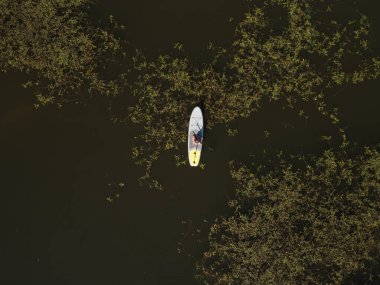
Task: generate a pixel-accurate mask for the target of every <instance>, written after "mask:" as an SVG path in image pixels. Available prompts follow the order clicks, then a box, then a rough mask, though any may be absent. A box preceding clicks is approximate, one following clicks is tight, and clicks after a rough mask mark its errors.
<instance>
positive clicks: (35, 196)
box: [0, 0, 380, 284]
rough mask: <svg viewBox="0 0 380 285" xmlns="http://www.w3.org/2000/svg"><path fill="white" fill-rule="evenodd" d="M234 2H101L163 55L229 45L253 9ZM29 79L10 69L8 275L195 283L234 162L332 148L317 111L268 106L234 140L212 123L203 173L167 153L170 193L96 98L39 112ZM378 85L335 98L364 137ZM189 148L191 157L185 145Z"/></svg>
mask: <svg viewBox="0 0 380 285" xmlns="http://www.w3.org/2000/svg"><path fill="white" fill-rule="evenodd" d="M235 3H236V2H235V0H225V1H220V0H218V1H217V0H212V1H198V0H197V1H195V2H194V1H192V2H189V1H174V0H163V1H148V0H144V1H132V0H130V1H121V0H113V1H107V2H98V3H97V5H98V7H99V9H102V10H104V14H108V13H112V14H114V15H115V17H116V18H117V19H118V20H119V21H120V22H122V24H125V25H126V26H127V30H128V33H129V37H130V39H131V41H132V42H134V43H135V44H136V45H137V46H138V47H141V48H143V49H144V50H146V51H148V52H149V53H150V54H151V55H156V54H158V53H160V52H161V50H165V49H167V48H168V47H169V46H171V45H172V44H173V43H174V42H183V43H184V44H185V48H188V49H190V50H191V51H192V52H193V51H194V52H195V53H197V52H199V53H201V50H202V49H204V47H205V46H206V45H207V43H208V41H210V40H212V41H214V42H216V43H217V44H218V43H219V44H223V43H224V44H225V43H228V41H230V40H231V33H232V31H233V28H232V27H231V25H230V24H228V18H229V17H231V16H235V17H238V15H241V13H242V11H241V9H242V7H244V5H243V4H235ZM373 13H374V12H372V15H373ZM21 82H22V78H20V77H19V76H18V75H15V74H7V75H1V76H0V96H1V99H2V104H1V105H0V149H1V164H0V190H1V195H2V197H1V202H0V203H1V207H0V208H1V210H0V211H1V215H0V216H1V219H2V235H1V238H0V240H1V245H0V253H1V254H0V266H1V268H2V269H3V270H2V274H1V276H0V282H1V283H2V284H29V283H33V284H37V283H38V284H195V280H194V279H193V265H194V258H193V257H195V258H197V257H198V256H199V254H200V251H201V250H202V248H203V247H204V246H205V244H204V243H197V242H196V241H197V239H199V238H204V235H205V234H207V225H208V224H209V221H212V220H213V219H214V218H215V217H216V216H218V215H220V214H223V213H225V212H226V211H227V209H226V201H227V200H228V198H229V197H230V196H231V192H230V191H231V189H232V187H233V183H232V181H231V179H230V177H229V169H228V167H227V163H228V162H229V161H230V160H235V161H249V160H251V158H252V157H250V156H249V155H256V154H258V153H260V152H262V151H263V149H266V150H267V151H268V152H275V151H279V150H286V151H287V152H289V153H299V152H304V153H318V152H321V151H323V149H324V148H325V147H327V146H328V144H326V143H325V142H321V140H320V136H321V135H330V134H331V133H334V132H335V131H336V130H334V129H331V127H330V125H329V123H328V122H327V121H326V120H325V119H324V118H322V117H321V116H318V115H317V114H315V115H313V117H312V119H310V120H307V121H305V120H303V119H302V118H300V117H299V116H297V114H295V113H294V112H291V111H289V110H283V109H281V107H280V106H279V105H277V104H271V105H265V106H263V108H261V109H260V110H259V111H258V112H256V113H255V114H253V116H252V118H250V119H246V120H241V121H239V122H236V123H235V125H232V127H237V128H238V129H239V134H238V135H237V136H235V137H229V136H227V135H226V132H225V129H224V128H223V127H221V126H219V127H215V128H214V129H213V130H207V129H206V130H205V143H206V144H207V145H208V146H209V148H207V147H205V149H204V151H203V153H202V162H204V163H205V164H206V167H205V169H204V170H202V169H200V168H189V167H179V168H177V167H175V163H174V159H173V158H172V155H171V154H170V153H168V154H167V155H164V156H162V157H161V158H160V159H159V161H158V162H157V163H155V165H154V169H153V174H154V175H155V177H157V178H158V179H160V181H161V182H162V183H163V185H164V187H165V191H162V192H159V191H150V190H147V189H142V188H140V187H139V186H138V185H137V182H136V177H139V175H140V174H141V173H140V172H141V169H139V168H136V167H135V166H134V165H133V162H132V160H131V159H130V147H131V145H132V144H133V136H134V135H133V134H134V132H135V131H136V130H133V129H130V128H126V127H124V126H121V125H114V124H111V123H110V122H109V120H108V118H107V116H106V114H104V113H103V112H102V111H101V110H98V109H97V108H96V107H94V108H86V109H85V108H79V107H67V108H64V109H62V110H53V109H49V108H47V109H43V110H39V111H38V112H36V111H35V110H33V101H32V99H31V97H30V94H29V90H24V89H22V88H20V87H19V86H20V84H21ZM378 87H379V83H378V82H371V83H369V84H365V85H359V86H357V87H353V88H350V89H349V90H348V91H347V92H344V94H343V93H342V94H341V95H339V96H344V97H337V99H336V100H337V104H338V105H339V106H340V107H341V109H342V113H343V116H344V122H345V123H347V126H348V127H349V134H350V135H351V136H352V139H353V140H355V141H357V142H358V143H360V144H368V143H371V144H372V143H376V142H378V141H379V130H378V128H376V126H378V125H379V123H380V122H379V118H378V117H374V114H376V113H377V112H376V111H377V110H376V108H377V106H379V97H378V96H377V95H376V94H377V93H378V92H377V90H378V89H379V88H378ZM311 112H313V111H312V109H311ZM206 114H207V110H206ZM184 131H186V130H184ZM181 152H182V153H181V154H182V155H186V145H185V144H184V145H183V146H182V148H181ZM110 182H111V183H110ZM107 198H109V199H108V200H107ZM197 230H200V231H201V233H200V234H199V235H197V232H198V231H197ZM178 242H181V243H182V245H181V246H180V251H181V253H179V252H178V246H177V245H178ZM188 255H190V256H193V257H190V258H189V257H188Z"/></svg>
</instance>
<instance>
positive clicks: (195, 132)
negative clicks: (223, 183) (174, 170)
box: [187, 107, 204, 166]
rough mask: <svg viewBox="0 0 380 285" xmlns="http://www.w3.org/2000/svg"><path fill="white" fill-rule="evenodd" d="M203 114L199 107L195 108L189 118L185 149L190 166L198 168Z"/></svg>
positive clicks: (202, 132) (202, 131)
mask: <svg viewBox="0 0 380 285" xmlns="http://www.w3.org/2000/svg"><path fill="white" fill-rule="evenodd" d="M203 134H204V130H203V114H202V110H201V108H199V107H195V108H194V110H193V112H192V113H191V116H190V121H189V134H188V141H187V146H188V147H187V149H188V154H189V163H190V166H198V164H199V161H200V159H201V152H202V143H203Z"/></svg>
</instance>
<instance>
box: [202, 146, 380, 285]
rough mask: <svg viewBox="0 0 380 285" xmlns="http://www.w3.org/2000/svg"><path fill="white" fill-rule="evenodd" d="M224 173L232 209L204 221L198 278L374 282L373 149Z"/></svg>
mask: <svg viewBox="0 0 380 285" xmlns="http://www.w3.org/2000/svg"><path fill="white" fill-rule="evenodd" d="M306 161H309V162H306ZM296 165H297V166H296ZM231 174H232V177H233V178H234V179H235V181H236V190H235V198H234V199H233V200H231V201H230V203H229V204H230V206H231V208H232V210H233V214H231V215H230V216H228V217H225V218H221V219H219V220H217V221H216V222H215V223H214V224H213V225H212V227H211V232H210V235H209V249H208V251H206V252H205V253H204V256H203V259H202V261H201V262H200V263H199V265H198V277H199V278H200V279H201V280H203V282H204V284H239V285H240V284H346V283H347V284H378V283H379V282H380V270H379V267H378V266H379V260H380V234H379V233H380V153H379V152H378V151H377V150H375V149H369V148H368V149H365V150H364V151H363V153H361V154H359V155H348V154H347V153H346V152H343V151H339V152H333V151H326V152H325V153H324V154H323V155H322V156H321V157H319V158H315V159H306V160H303V159H302V160H300V161H296V162H294V163H293V164H289V163H285V162H283V161H282V162H281V163H280V164H279V166H278V167H275V168H273V167H271V170H268V169H266V168H265V167H253V168H249V167H247V166H242V167H238V168H233V169H232V171H231Z"/></svg>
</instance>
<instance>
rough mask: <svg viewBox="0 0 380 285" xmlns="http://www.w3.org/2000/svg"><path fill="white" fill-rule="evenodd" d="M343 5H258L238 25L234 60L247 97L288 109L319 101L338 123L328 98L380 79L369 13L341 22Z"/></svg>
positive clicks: (308, 0) (289, 1)
mask: <svg viewBox="0 0 380 285" xmlns="http://www.w3.org/2000/svg"><path fill="white" fill-rule="evenodd" d="M345 7H346V8H347V5H346V6H345ZM340 8H342V3H339V1H338V2H337V1H319V0H302V1H293V0H284V1H279V0H265V1H262V2H261V4H259V5H253V7H252V10H251V11H250V12H249V13H247V14H246V16H245V18H244V19H243V21H242V22H241V23H240V24H239V25H238V28H237V38H236V40H235V41H234V44H233V50H232V61H231V63H229V68H230V72H231V74H232V76H234V77H235V81H236V82H235V86H234V87H235V90H236V92H239V94H240V95H241V97H242V98H244V99H242V101H245V100H248V101H249V100H252V96H254V97H256V96H259V98H260V99H261V98H265V99H268V100H269V101H275V100H283V101H284V102H285V105H287V106H289V107H294V106H295V105H296V104H297V103H299V102H315V104H316V107H317V108H318V110H319V111H321V112H322V113H324V114H326V115H328V116H330V117H331V119H332V122H333V123H338V117H337V110H334V108H333V106H330V105H329V104H328V103H327V99H328V97H329V96H331V95H332V94H333V93H334V92H337V90H339V89H337V88H339V87H340V86H343V85H347V84H357V83H360V82H363V81H365V80H370V79H375V78H378V77H379V72H380V68H379V67H380V60H379V58H377V57H374V56H373V54H372V53H371V50H370V46H369V42H370V35H369V27H370V25H369V21H368V19H367V17H366V16H365V15H362V14H360V13H358V12H353V13H352V14H353V15H352V16H350V17H349V18H347V19H340V20H337V18H339V16H340V15H339V11H340ZM353 9H354V8H353ZM340 18H342V17H340ZM253 94H258V95H253ZM247 112H249V110H247ZM300 112H301V113H302V112H303V111H302V110H301V111H300Z"/></svg>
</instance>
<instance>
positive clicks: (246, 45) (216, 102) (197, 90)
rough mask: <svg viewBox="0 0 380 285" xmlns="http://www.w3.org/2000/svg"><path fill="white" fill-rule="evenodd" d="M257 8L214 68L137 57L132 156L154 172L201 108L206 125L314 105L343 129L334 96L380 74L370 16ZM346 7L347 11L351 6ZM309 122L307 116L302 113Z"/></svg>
mask: <svg viewBox="0 0 380 285" xmlns="http://www.w3.org/2000/svg"><path fill="white" fill-rule="evenodd" d="M258 2H259V3H260V4H253V5H252V8H251V11H250V12H249V13H247V14H246V15H245V17H244V18H243V19H242V21H241V22H240V23H239V24H238V26H237V29H236V36H235V40H234V42H233V45H232V46H231V47H229V48H226V49H223V48H216V49H215V54H214V55H213V58H212V59H210V63H209V64H207V65H204V66H196V67H195V66H194V65H192V64H191V60H189V59H187V58H186V57H170V56H161V57H159V58H158V59H157V60H154V61H150V62H149V61H147V60H145V59H141V58H140V60H139V64H137V66H138V68H137V69H138V71H139V72H140V74H141V76H140V77H139V78H138V80H137V84H136V86H135V87H134V93H135V95H136V97H137V100H138V103H137V104H136V105H135V106H134V107H132V108H131V109H130V111H131V118H132V121H133V122H135V123H139V124H141V125H142V126H143V127H144V133H143V134H142V136H141V139H142V142H141V144H140V146H138V147H137V148H136V150H137V149H138V151H135V154H139V155H136V156H135V158H136V159H137V160H138V161H139V162H140V163H144V164H145V165H147V174H146V177H149V175H150V167H151V164H152V162H153V161H154V159H157V158H158V156H159V154H160V153H161V152H162V151H164V150H168V149H177V148H178V146H179V145H183V143H184V142H185V140H186V128H187V126H186V124H187V121H188V114H189V113H190V111H191V108H193V107H194V106H195V105H197V104H202V106H204V110H205V112H206V113H205V117H206V119H207V128H208V129H210V128H212V126H214V125H215V124H219V123H224V124H228V123H230V122H232V121H234V120H236V119H239V118H246V117H249V116H250V115H251V114H252V113H253V112H254V111H255V110H257V108H259V106H260V104H262V103H263V102H268V101H274V100H282V101H283V103H284V106H287V107H292V108H293V107H297V108H301V107H300V106H302V104H303V103H305V102H307V103H308V104H313V106H315V108H316V109H317V110H318V111H319V112H321V113H322V114H324V115H326V116H328V117H329V118H330V119H331V122H332V123H334V124H338V122H339V117H338V110H337V109H336V108H334V106H332V105H331V104H329V103H328V102H329V100H328V99H329V96H330V97H331V96H332V95H333V94H334V93H336V92H338V91H339V88H341V87H343V86H347V85H349V84H357V83H360V82H363V81H365V80H370V79H374V78H378V77H379V72H380V60H379V59H378V58H376V57H373V56H372V53H371V49H370V35H369V22H368V19H367V18H366V17H365V16H364V15H361V14H359V13H358V12H355V11H353V12H352V13H349V14H348V16H347V17H346V18H344V17H341V14H340V9H341V6H339V5H340V4H339V3H338V2H339V1H338V2H337V1H322V0H300V1H294V0H264V1H258ZM346 8H347V7H346ZM298 113H299V114H300V115H303V116H305V117H307V115H306V114H305V111H304V110H302V109H300V110H298Z"/></svg>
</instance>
